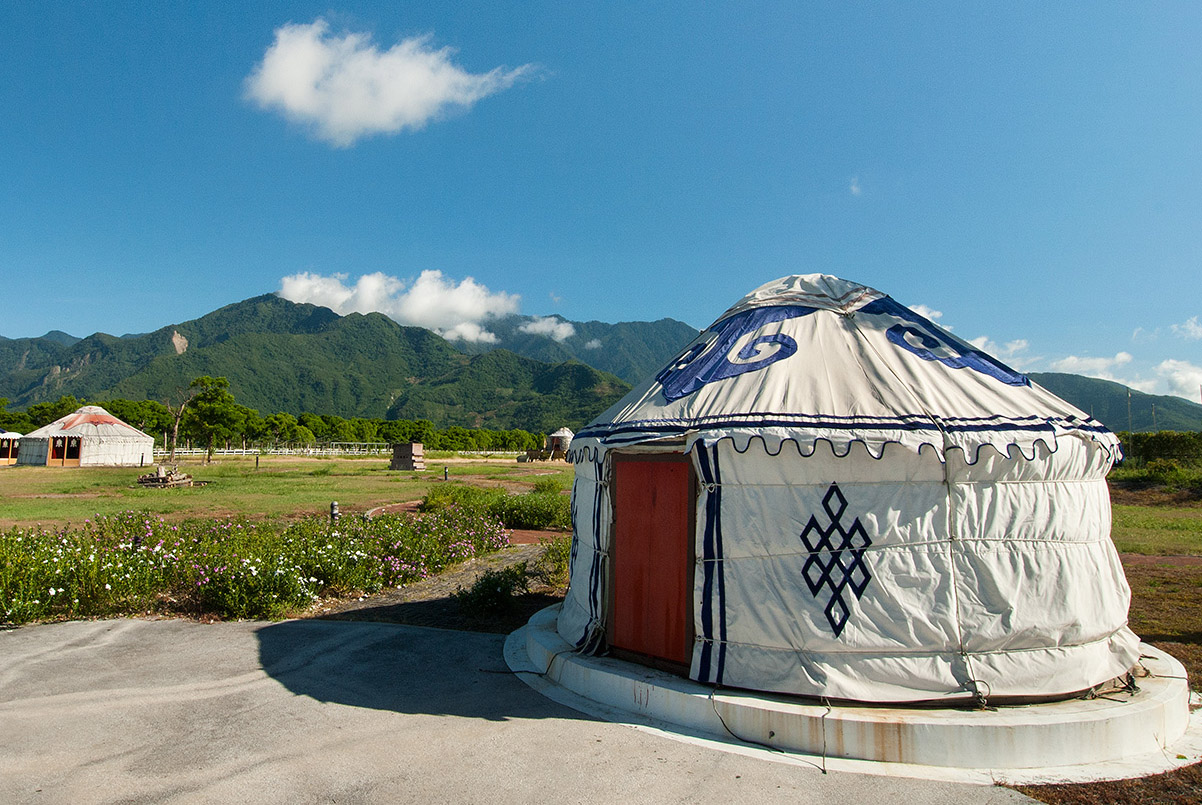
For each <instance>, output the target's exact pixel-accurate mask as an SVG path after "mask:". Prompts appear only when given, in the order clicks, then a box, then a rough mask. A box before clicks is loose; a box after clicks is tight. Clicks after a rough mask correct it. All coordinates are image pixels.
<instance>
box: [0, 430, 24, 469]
mask: <svg viewBox="0 0 1202 805" xmlns="http://www.w3.org/2000/svg"><path fill="white" fill-rule="evenodd" d="M20 449H21V434H19V433H16V432H15V431H11V430H6V431H0V464H16V463H17V453H18V452H19V451H20Z"/></svg>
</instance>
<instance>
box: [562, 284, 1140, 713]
mask: <svg viewBox="0 0 1202 805" xmlns="http://www.w3.org/2000/svg"><path fill="white" fill-rule="evenodd" d="M1118 451H1119V448H1118V442H1117V439H1116V438H1115V436H1114V435H1113V434H1111V433H1110V432H1109V431H1108V430H1107V429H1106V428H1105V427H1103V426H1102V425H1101V424H1100V423H1098V422H1096V421H1095V420H1093V419H1091V418H1090V417H1088V416H1087V415H1085V414H1083V413H1082V412H1081V411H1079V410H1077V409H1076V408H1074V407H1072V406H1071V405H1069V404H1068V403H1066V402H1064V401H1063V400H1061V399H1059V398H1058V397H1056V396H1054V395H1052V394H1051V393H1050V392H1048V391H1046V390H1044V389H1043V388H1041V387H1039V386H1037V385H1034V384H1032V383H1031V382H1030V381H1029V380H1028V379H1027V378H1026V377H1025V376H1024V375H1022V374H1020V373H1018V372H1016V371H1014V370H1012V369H1010V368H1008V367H1007V366H1005V365H1004V364H1002V363H1000V362H998V361H997V360H995V359H994V358H992V357H990V356H989V355H987V354H985V353H984V352H982V351H980V350H978V349H976V348H974V347H973V346H971V345H969V344H967V343H965V342H964V341H962V340H960V339H959V338H956V337H955V336H953V335H951V334H950V333H948V332H947V331H945V330H943V329H941V328H940V327H938V326H936V325H935V324H933V323H932V322H930V321H928V320H927V319H925V318H923V317H922V316H920V315H918V314H916V313H914V312H913V311H911V310H910V309H908V308H906V307H904V306H902V305H900V304H898V303H897V302H895V301H894V300H893V299H891V298H890V297H888V296H886V295H885V294H883V293H880V292H879V291H875V290H873V289H871V288H868V287H865V286H862V285H858V284H855V283H852V282H848V281H845V280H841V279H838V278H836V277H831V276H827V275H820V274H812V275H807V276H791V277H785V278H782V279H779V280H776V281H775V282H771V283H768V284H766V285H764V286H762V287H760V288H758V289H756V290H755V291H753V292H752V293H751V294H749V295H748V296H746V297H745V298H743V299H742V300H740V301H739V302H738V303H737V304H736V305H735V306H734V307H732V308H731V309H730V310H728V311H726V313H724V314H723V315H722V316H721V317H719V319H718V320H717V321H716V322H714V324H712V325H711V326H710V327H708V328H707V329H706V330H705V332H703V333H702V334H701V335H700V336H699V337H698V338H697V339H696V340H695V341H694V342H693V343H692V344H691V345H689V346H688V347H687V348H686V349H685V350H684V351H683V352H682V353H681V354H680V356H679V357H678V358H676V359H675V360H674V361H672V362H671V363H670V364H669V365H668V366H666V367H664V369H663V370H662V371H661V372H659V373H658V374H657V375H656V376H655V377H654V378H651V379H649V380H647V381H645V382H644V383H642V384H641V385H639V386H638V387H636V388H635V389H634V390H633V391H631V393H630V394H628V395H627V396H626V397H625V398H623V399H622V400H621V401H620V402H618V403H617V404H616V405H614V406H613V407H612V408H610V409H609V410H608V411H606V412H605V413H604V414H602V415H601V416H600V417H599V418H598V419H597V420H595V421H594V422H593V423H592V424H590V425H589V426H588V427H586V428H585V429H584V430H582V431H581V432H580V433H578V434H577V435H576V437H575V439H574V440H573V442H572V446H571V450H570V454H569V458H570V460H572V461H573V462H574V463H575V465H576V477H575V483H574V486H573V492H572V515H573V527H574V536H573V544H572V567H571V584H570V588H569V590H568V594H567V597H566V600H565V602H564V604H563V607H562V610H561V612H560V615H559V620H558V631H559V634H560V635H561V636H562V637H563V638H564V639H565V640H566V641H567V642H568V643H569V644H571V645H574V646H576V647H577V648H578V649H581V650H584V651H590V652H596V651H601V650H609V651H612V652H613V653H615V654H617V655H618V656H623V657H627V658H632V659H639V660H641V661H643V662H647V663H650V664H655V665H659V666H664V667H668V668H675V669H677V670H678V671H679V672H680V673H682V674H686V675H687V676H688V677H690V678H691V679H694V680H697V681H699V682H706V683H716V684H721V685H726V686H732V687H741V688H748V689H752V690H760V691H772V692H782V693H791V694H800V695H807V696H824V697H830V698H832V699H849V700H859V701H871V702H906V701H937V700H955V699H968V698H973V699H977V700H978V701H980V700H981V699H989V698H995V699H996V698H1003V697H1004V698H1010V697H1055V696H1062V695H1067V694H1070V693H1074V692H1078V691H1082V690H1085V689H1088V688H1090V687H1093V686H1096V685H1100V684H1103V683H1106V682H1107V681H1109V680H1111V679H1113V678H1115V677H1118V676H1121V675H1123V674H1125V673H1126V672H1127V671H1128V670H1129V669H1131V668H1132V666H1133V665H1134V664H1135V663H1136V661H1137V660H1138V658H1139V649H1138V645H1139V641H1138V639H1137V638H1136V636H1135V635H1134V634H1132V633H1131V631H1130V630H1129V629H1128V628H1127V608H1128V603H1129V596H1130V593H1129V589H1128V587H1127V583H1126V580H1125V578H1124V575H1123V571H1122V567H1121V565H1120V564H1119V560H1118V556H1117V553H1116V551H1115V549H1114V546H1113V544H1112V542H1111V540H1110V503H1109V496H1108V492H1107V487H1106V481H1105V476H1106V473H1107V471H1108V470H1109V468H1110V466H1111V465H1112V463H1113V461H1114V460H1115V459H1116V458H1117V457H1118Z"/></svg>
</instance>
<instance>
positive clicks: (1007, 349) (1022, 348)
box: [968, 335, 1039, 372]
mask: <svg viewBox="0 0 1202 805" xmlns="http://www.w3.org/2000/svg"><path fill="white" fill-rule="evenodd" d="M968 343H970V344H972V345H973V346H974V347H976V348H977V349H979V350H981V351H982V352H984V353H986V354H987V355H992V356H993V357H995V358H999V359H1000V360H1003V361H1005V362H1006V363H1009V364H1010V365H1011V366H1013V367H1014V368H1015V369H1018V370H1019V371H1020V372H1025V371H1027V367H1028V366H1031V365H1033V364H1034V363H1036V362H1037V361H1038V360H1039V358H1034V357H1031V356H1030V355H1028V354H1027V349H1028V348H1029V347H1030V346H1031V345H1030V343H1028V341H1027V339H1025V338H1016V339H1014V340H1013V341H1007V342H1006V343H1004V344H999V343H997V342H996V341H994V340H992V339H991V338H990V337H989V336H987V335H981V336H977V337H976V338H970V339H968Z"/></svg>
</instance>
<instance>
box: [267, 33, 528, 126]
mask: <svg viewBox="0 0 1202 805" xmlns="http://www.w3.org/2000/svg"><path fill="white" fill-rule="evenodd" d="M431 40H432V37H431V36H430V35H426V36H417V37H410V38H408V39H403V40H401V41H400V42H398V43H397V44H395V45H393V46H392V47H391V48H389V49H388V50H381V49H380V48H378V47H377V46H376V45H375V44H374V43H373V42H372V40H371V36H370V35H368V34H362V33H345V34H342V35H336V34H331V33H330V31H329V25H328V24H327V23H326V21H325V20H323V19H321V18H318V19H317V20H315V21H314V22H312V23H309V24H308V25H299V24H288V25H284V26H281V27H280V28H277V29H276V31H275V42H273V43H272V45H271V47H269V48H268V49H267V52H266V53H264V54H263V60H262V61H261V62H259V64H257V65H256V66H255V68H254V69H253V70H252V71H251V73H250V75H249V76H247V78H246V85H245V89H246V96H247V98H249V99H250V100H252V101H254V102H255V103H257V104H258V105H259V106H260V107H262V108H264V109H274V110H276V111H279V112H282V113H283V114H284V116H285V117H287V118H288V119H289V120H292V121H294V122H297V123H300V124H302V125H305V126H308V127H310V128H311V129H312V131H313V133H314V135H315V136H316V137H317V138H319V139H321V140H324V141H326V142H328V143H330V144H332V145H335V146H338V147H340V148H345V147H347V146H350V145H353V144H354V143H355V142H356V141H357V140H359V139H360V138H362V137H366V136H370V135H373V134H396V133H397V132H400V131H403V130H405V129H410V130H417V129H421V128H423V127H424V126H425V125H426V124H427V123H429V122H430V121H431V120H434V119H436V118H438V117H440V116H442V115H445V114H446V113H448V112H449V111H451V110H453V109H466V108H469V107H471V106H472V105H473V104H474V103H476V102H477V101H479V100H481V99H482V98H486V97H488V96H489V95H493V94H495V93H497V92H500V91H501V90H504V89H507V88H509V87H511V86H513V84H514V83H515V82H516V81H518V80H519V79H521V78H523V77H526V76H529V75H531V74H532V73H533V71H534V67H533V66H532V65H529V64H527V65H523V66H521V67H517V68H514V69H505V68H503V67H497V68H494V69H493V70H490V71H488V72H487V73H470V72H468V71H467V70H465V69H463V68H462V67H460V66H458V65H456V64H455V63H453V62H452V61H451V56H452V55H453V51H452V50H451V49H450V48H441V49H440V48H435V47H434V46H433V45H432V44H431Z"/></svg>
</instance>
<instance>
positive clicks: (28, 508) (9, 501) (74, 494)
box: [0, 456, 572, 529]
mask: <svg viewBox="0 0 1202 805" xmlns="http://www.w3.org/2000/svg"><path fill="white" fill-rule="evenodd" d="M177 463H178V465H179V469H180V471H181V472H186V473H188V474H190V475H192V477H193V478H194V479H195V480H196V481H198V482H200V481H204V482H206V485H205V486H198V487H192V488H190V489H143V488H141V487H140V486H138V483H137V479H138V475H140V474H142V473H143V472H144V471H143V470H140V469H131V468H73V469H63V468H50V467H23V466H21V467H0V529H7V528H11V527H13V526H23V527H28V526H33V525H37V524H39V523H40V524H41V525H43V526H62V525H66V524H68V523H81V522H83V521H84V520H87V519H89V518H93V517H95V516H96V515H115V514H119V513H121V512H126V511H139V512H149V513H152V514H155V515H159V516H162V517H165V518H167V519H170V520H183V519H188V518H194V517H227V516H235V517H247V518H251V519H262V518H267V519H283V520H291V519H296V518H299V517H304V516H307V515H320V514H322V513H327V512H329V509H330V502H331V501H335V500H336V501H338V506H339V509H340V510H341V511H343V512H345V513H353V512H360V511H367V510H368V509H371V508H373V507H375V506H381V505H384V504H388V503H400V502H404V501H410V500H417V499H418V498H420V497H421V496H422V495H424V494H425V493H426V490H427V489H429V487H430V486H431V485H432V484H436V483H441V482H442V478H443V471H444V468H445V470H446V472H447V475H448V476H449V477H450V478H452V479H456V480H466V481H470V482H472V483H480V484H484V485H494V486H495V485H504V486H506V487H510V488H512V489H513V490H514V491H520V490H522V489H524V488H526V487H529V486H532V485H533V483H534V481H536V480H537V479H539V478H541V477H547V476H548V475H549V476H551V477H555V478H558V479H560V480H561V481H562V482H563V483H564V484H565V486H570V485H571V477H572V473H571V467H569V466H568V465H566V464H563V463H562V462H556V463H554V464H552V463H541V462H540V463H534V464H519V463H518V462H516V461H513V460H512V459H510V460H504V459H492V460H484V459H475V460H473V459H456V458H444V459H439V460H434V461H428V462H427V465H426V466H427V469H426V471H425V472H397V471H393V470H389V469H388V460H387V459H382V458H379V457H372V458H348V459H332V458H305V457H292V456H288V457H261V458H260V459H259V462H258V468H257V469H256V466H255V457H254V456H239V457H236V458H218V459H216V460H215V461H214V462H213V463H212V464H203V463H201V462H200V461H199V460H190V461H179V462H177Z"/></svg>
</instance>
